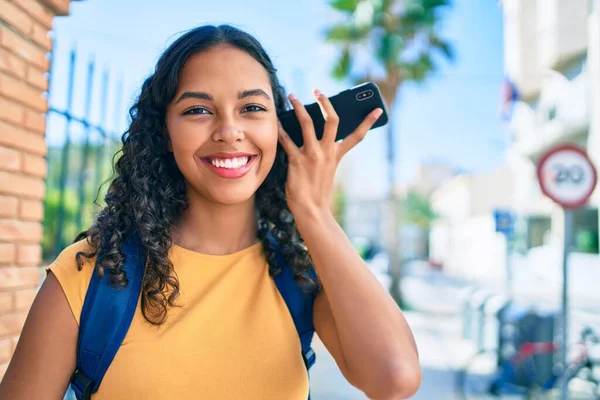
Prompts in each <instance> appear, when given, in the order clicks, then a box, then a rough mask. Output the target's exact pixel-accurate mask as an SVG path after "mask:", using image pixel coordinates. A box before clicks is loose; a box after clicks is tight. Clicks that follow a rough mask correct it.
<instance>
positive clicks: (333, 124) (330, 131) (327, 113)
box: [313, 89, 340, 143]
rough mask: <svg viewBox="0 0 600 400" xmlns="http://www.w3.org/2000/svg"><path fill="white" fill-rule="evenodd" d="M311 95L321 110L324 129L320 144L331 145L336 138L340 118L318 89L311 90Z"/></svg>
mask: <svg viewBox="0 0 600 400" xmlns="http://www.w3.org/2000/svg"><path fill="white" fill-rule="evenodd" d="M313 94H314V95H315V98H316V99H317V104H319V108H321V113H322V114H323V119H324V120H325V127H324V128H323V137H322V138H321V141H322V142H325V143H333V142H335V138H336V136H337V130H338V126H339V123H340V117H339V116H338V115H337V113H336V112H335V109H334V108H333V105H332V104H331V101H330V100H329V98H328V97H327V96H325V95H324V94H323V93H321V91H320V90H319V89H315V90H313Z"/></svg>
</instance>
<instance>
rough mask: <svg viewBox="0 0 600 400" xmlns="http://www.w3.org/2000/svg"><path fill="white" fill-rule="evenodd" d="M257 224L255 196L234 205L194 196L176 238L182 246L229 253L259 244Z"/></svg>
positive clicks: (190, 200)
mask: <svg viewBox="0 0 600 400" xmlns="http://www.w3.org/2000/svg"><path fill="white" fill-rule="evenodd" d="M256 226H257V221H256V212H255V206H254V198H252V199H250V200H248V201H247V202H245V203H240V204H234V205H225V204H218V203H214V202H210V201H207V200H206V199H199V198H190V199H188V208H187V209H186V210H185V211H184V213H183V215H182V216H181V218H180V219H179V221H177V222H176V224H175V228H174V229H173V232H172V238H173V243H175V244H177V245H178V246H181V247H184V248H186V249H189V250H192V251H196V252H198V253H203V254H212V255H226V254H232V253H235V252H237V251H239V250H242V249H245V248H247V247H250V246H252V245H253V244H255V243H256V240H257V232H256Z"/></svg>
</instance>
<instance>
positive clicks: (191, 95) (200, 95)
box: [175, 89, 271, 104]
mask: <svg viewBox="0 0 600 400" xmlns="http://www.w3.org/2000/svg"><path fill="white" fill-rule="evenodd" d="M252 96H262V97H265V98H266V99H267V100H271V97H270V96H269V95H268V94H267V92H265V91H264V90H262V89H250V90H243V91H241V92H238V99H239V100H241V99H243V98H246V97H252ZM185 99H200V100H207V101H214V98H213V97H212V95H211V94H210V93H206V92H184V93H183V94H182V95H181V96H179V98H178V99H177V101H176V102H175V104H177V103H179V102H180V101H182V100H185Z"/></svg>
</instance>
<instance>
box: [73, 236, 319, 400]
mask: <svg viewBox="0 0 600 400" xmlns="http://www.w3.org/2000/svg"><path fill="white" fill-rule="evenodd" d="M268 239H269V241H270V242H271V243H272V244H273V245H274V247H275V249H276V259H277V262H278V263H279V265H281V267H282V271H281V273H280V274H279V275H277V276H276V277H275V278H274V280H275V284H276V286H277V288H278V290H279V292H280V294H281V296H282V297H283V299H284V301H285V303H286V305H287V307H288V310H289V311H290V314H291V316H292V319H293V321H294V325H295V326H296V331H297V332H298V336H299V338H300V343H301V346H302V358H303V360H304V365H305V366H306V370H307V371H308V370H309V369H310V368H311V367H312V366H313V364H314V363H315V361H316V356H315V353H314V351H313V349H312V348H311V342H312V337H313V334H314V326H313V319H312V316H313V315H312V314H313V309H312V307H313V303H314V296H313V295H311V294H306V293H304V292H303V291H302V290H301V289H300V287H299V286H298V285H297V284H296V282H295V281H294V275H293V271H292V269H291V267H290V266H288V265H287V264H285V262H284V261H283V257H282V256H281V253H280V251H279V245H278V243H277V241H276V240H275V239H274V238H273V237H272V236H270V237H268ZM123 254H124V255H125V265H124V269H125V271H126V274H127V278H128V280H129V283H128V284H127V285H126V286H125V287H123V288H115V287H114V286H112V285H111V284H110V276H109V275H110V274H104V276H103V277H102V278H100V277H99V276H98V274H97V273H95V272H94V273H93V274H92V278H91V280H90V286H89V288H88V291H87V294H86V296H85V301H84V303H83V309H82V310H81V318H80V327H79V339H78V342H77V369H76V370H75V373H74V374H73V377H72V378H71V388H72V389H73V391H74V392H75V395H76V396H77V399H79V400H90V399H91V396H92V394H93V393H95V392H96V391H97V390H98V387H99V386H100V383H101V382H102V378H103V377H104V374H105V373H106V371H107V370H108V367H109V366H110V363H111V362H112V360H113V358H114V357H115V355H116V354H117V351H118V350H119V347H120V345H121V343H122V342H123V339H124V338H125V335H126V334H127V330H128V329H129V325H130V324H131V321H132V319H133V316H134V314H135V311H136V308H137V304H138V300H139V297H140V293H141V289H142V280H143V277H144V269H145V263H146V253H145V250H144V249H143V247H142V246H141V245H140V243H139V242H138V241H136V239H134V238H133V237H128V238H126V240H125V242H124V243H123ZM313 273H314V271H313ZM308 399H309V400H310V393H309V396H308Z"/></svg>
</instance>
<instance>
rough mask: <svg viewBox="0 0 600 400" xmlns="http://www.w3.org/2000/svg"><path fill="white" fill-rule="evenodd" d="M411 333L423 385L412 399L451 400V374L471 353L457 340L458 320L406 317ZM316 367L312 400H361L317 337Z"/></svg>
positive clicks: (458, 332)
mask: <svg viewBox="0 0 600 400" xmlns="http://www.w3.org/2000/svg"><path fill="white" fill-rule="evenodd" d="M405 315H406V318H407V319H408V322H409V324H410V326H411V328H412V329H413V332H414V334H415V338H416V341H417V346H418V348H419V356H420V360H421V366H422V368H423V381H422V384H421V388H420V389H419V391H418V393H417V395H416V396H413V397H412V398H413V399H421V400H431V399H436V400H454V399H456V398H457V397H456V396H455V393H454V390H455V387H454V383H455V380H456V374H455V372H454V371H455V370H456V368H457V367H458V366H459V365H460V364H461V363H462V362H463V361H464V360H465V359H466V357H468V356H469V354H471V352H472V351H473V349H472V346H471V345H470V343H469V342H467V341H464V340H462V339H461V338H460V320H458V319H457V318H456V317H453V316H436V315H426V314H422V313H418V312H409V313H406V314H405ZM314 349H315V351H316V353H317V363H316V364H315V366H314V367H313V369H312V370H311V388H312V389H311V390H312V398H313V400H359V399H360V400H365V399H367V397H366V396H365V395H364V394H362V392H360V391H358V390H357V389H355V388H353V387H352V386H350V385H349V384H348V383H347V382H346V380H345V379H344V377H343V376H342V375H341V373H340V372H339V370H338V368H337V366H336V364H335V361H334V360H333V358H332V357H331V355H330V354H329V353H328V352H327V350H326V349H325V347H324V346H323V344H322V343H321V342H320V340H319V339H318V337H315V340H314Z"/></svg>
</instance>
